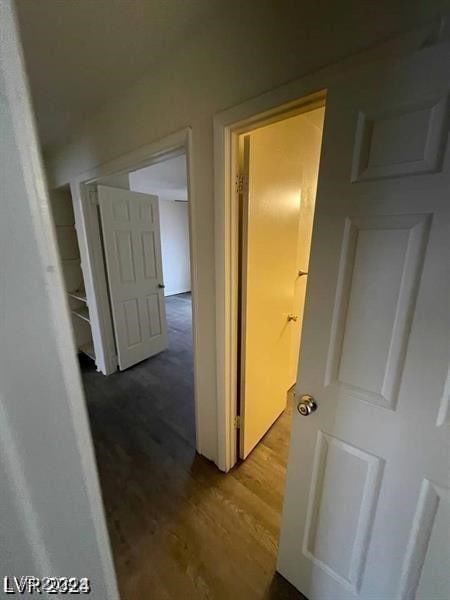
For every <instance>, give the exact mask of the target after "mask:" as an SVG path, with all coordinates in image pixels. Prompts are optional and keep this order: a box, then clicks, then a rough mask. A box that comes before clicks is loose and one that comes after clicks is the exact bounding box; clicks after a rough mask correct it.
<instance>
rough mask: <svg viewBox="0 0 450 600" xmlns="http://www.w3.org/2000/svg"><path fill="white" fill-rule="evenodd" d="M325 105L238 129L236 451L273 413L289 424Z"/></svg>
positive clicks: (244, 450)
mask: <svg viewBox="0 0 450 600" xmlns="http://www.w3.org/2000/svg"><path fill="white" fill-rule="evenodd" d="M324 115H325V108H324V106H316V105H313V106H310V107H309V110H308V107H303V110H302V111H301V113H300V114H295V115H287V116H286V115H285V116H284V118H283V116H281V118H279V119H278V120H276V121H272V122H270V123H264V122H263V123H258V124H257V125H256V127H255V126H253V127H252V129H251V130H250V131H245V132H244V133H241V134H239V136H238V150H239V151H238V156H237V159H238V161H239V188H238V202H239V225H238V227H239V234H240V243H239V297H238V365H237V370H238V387H239V390H238V406H237V412H238V419H239V421H238V422H239V436H238V455H239V457H240V458H241V459H245V458H246V457H247V456H248V455H249V454H250V452H251V451H252V450H253V449H254V448H255V446H256V445H257V444H258V443H259V442H260V440H261V439H262V438H263V437H264V436H265V435H266V433H267V432H268V430H269V429H270V428H271V427H272V426H273V425H274V423H275V422H276V421H277V419H279V418H281V421H282V423H276V425H275V427H278V428H283V429H284V430H285V431H289V423H290V415H291V410H292V406H291V405H292V402H291V403H289V402H288V399H289V398H290V397H292V395H293V391H294V386H295V384H296V382H297V380H298V362H299V350H300V339H301V331H302V321H303V313H304V306H305V296H306V285H307V277H308V263H309V254H310V247H311V237H312V229H313V220H314V206H315V198H316V190H317V180H318V172H319V161H320V149H321V142H322V131H323V123H324Z"/></svg>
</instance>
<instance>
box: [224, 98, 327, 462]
mask: <svg viewBox="0 0 450 600" xmlns="http://www.w3.org/2000/svg"><path fill="white" fill-rule="evenodd" d="M280 91H282V90H276V92H278V94H279V93H280ZM305 91H306V90H305ZM278 94H276V93H274V94H271V95H273V96H275V98H274V101H275V102H279V100H278V99H277V98H276V96H278ZM265 100H266V98H265V96H264V97H259V98H255V99H254V100H252V101H250V102H246V103H245V104H244V105H240V106H238V107H235V108H234V109H231V110H230V111H226V112H225V113H221V114H220V115H218V116H217V117H216V118H215V119H214V158H215V160H214V168H215V239H216V244H215V251H216V338H217V433H218V466H219V468H220V469H221V470H223V471H225V472H227V471H229V470H230V469H231V468H232V467H233V466H234V465H235V464H236V462H237V460H238V437H239V436H238V435H237V427H236V423H237V416H238V401H239V389H240V382H239V381H238V372H239V370H238V361H239V358H238V356H239V331H238V322H239V318H238V317H239V296H240V286H239V244H240V240H239V192H238V181H239V137H240V136H241V135H243V134H246V133H250V132H251V131H253V130H255V129H257V128H259V127H264V126H266V125H269V124H271V123H276V122H278V121H283V120H284V119H288V118H289V117H293V116H296V115H300V114H302V113H305V112H309V111H311V110H314V109H316V108H320V107H323V106H325V101H326V90H325V89H319V90H318V91H312V92H311V91H309V93H308V92H307V93H305V94H301V95H297V98H296V99H295V100H291V101H288V102H281V103H278V104H275V106H272V107H267V108H266V107H265V106H264V101H265Z"/></svg>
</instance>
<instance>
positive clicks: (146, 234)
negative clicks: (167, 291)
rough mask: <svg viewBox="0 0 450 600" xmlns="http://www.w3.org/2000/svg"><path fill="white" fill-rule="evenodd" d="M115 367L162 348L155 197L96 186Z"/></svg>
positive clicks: (164, 339)
mask: <svg viewBox="0 0 450 600" xmlns="http://www.w3.org/2000/svg"><path fill="white" fill-rule="evenodd" d="M98 199H99V204H100V212H101V221H102V231H103V239H104V248H105V258H106V268H107V272H108V283H109V291H110V298H111V306H112V314H113V321H114V331H115V337H116V345H117V353H118V361H119V367H120V369H126V368H128V367H130V366H131V365H133V364H135V363H137V362H139V361H141V360H144V359H146V358H149V357H150V356H153V355H154V354H157V353H158V352H161V351H162V350H165V349H166V348H167V324H166V317H165V305H164V296H163V288H161V287H160V285H162V282H163V278H162V262H161V241H160V231H159V211H158V198H157V197H156V196H149V195H147V194H140V193H138V192H130V191H128V190H122V189H116V188H109V187H106V186H98Z"/></svg>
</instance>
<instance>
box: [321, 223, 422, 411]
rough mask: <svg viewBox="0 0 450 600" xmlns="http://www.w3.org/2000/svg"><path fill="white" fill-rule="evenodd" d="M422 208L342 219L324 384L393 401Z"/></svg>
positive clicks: (417, 261)
mask: <svg viewBox="0 0 450 600" xmlns="http://www.w3.org/2000/svg"><path fill="white" fill-rule="evenodd" d="M429 224H430V216H429V215H382V216H367V217H351V218H347V219H346V220H345V226H344V235H343V243H342V251H341V260H340V266H339V273H338V284H337V291H336V298H335V307H334V314H333V321H332V329H331V341H330V346H329V353H328V360H327V370H326V375H325V385H330V384H335V385H338V386H339V387H340V388H341V389H342V390H343V391H344V393H345V394H346V395H347V396H349V397H353V398H355V399H357V400H363V401H365V402H370V403H372V404H376V405H378V406H382V407H384V408H388V409H391V410H394V409H395V404H396V400H397V392H398V385H399V381H400V377H401V373H402V367H403V362H404V357H405V352H406V348H407V344H408V335H409V329H410V325H411V319H412V315H413V309H414V305H415V299H416V294H417V288H418V283H419V280H420V275H421V270H422V265H423V258H424V252H425V248H426V241H427V237H428V230H429Z"/></svg>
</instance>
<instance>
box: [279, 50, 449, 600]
mask: <svg viewBox="0 0 450 600" xmlns="http://www.w3.org/2000/svg"><path fill="white" fill-rule="evenodd" d="M449 74H450V50H449V45H448V44H447V43H442V44H440V45H438V46H435V47H430V48H427V49H424V50H422V51H420V52H417V53H416V54H414V55H412V56H410V57H408V58H404V59H397V60H396V61H394V59H391V60H386V61H380V62H377V63H373V64H372V65H369V66H365V67H364V68H361V69H360V70H358V71H357V72H356V73H353V74H352V75H348V76H347V77H346V79H347V80H346V81H345V82H344V81H341V82H340V83H339V84H335V85H334V86H332V87H331V88H330V89H329V93H328V98H327V109H326V116H325V130H324V137H323V154H322V162H321V167H320V176H319V187H318V198H317V204H316V216H315V226H314V234H313V243H312V252H311V263H310V270H309V273H310V275H309V278H310V279H309V286H308V291H307V300H306V312H305V319H304V325H303V339H302V347H301V358H300V372H301V381H300V382H299V383H297V391H296V394H297V395H296V402H300V401H301V396H302V395H304V394H310V395H311V396H313V397H314V399H315V401H316V403H317V409H316V411H315V412H311V414H309V416H301V414H300V413H299V412H297V411H295V417H294V423H293V431H292V440H291V450H290V457H289V466H288V477H287V489H286V495H285V504H284V514H283V526H282V533H281V542H280V552H279V561H278V570H279V571H280V573H281V574H282V575H284V576H285V577H286V578H287V579H288V580H289V581H291V582H292V583H293V584H294V585H295V586H296V587H297V588H298V589H299V590H300V591H301V592H303V594H305V595H306V596H307V597H308V598H309V599H310V600H344V599H345V600H349V599H356V598H361V599H364V600H369V599H371V600H413V599H415V600H444V599H447V598H449V597H450V578H449V572H450V548H449V544H450V495H449V494H450V493H449V476H450V448H449V427H450V408H449V385H448V373H449V358H450V357H449V333H450V305H449V298H450V295H449V287H450V273H449V257H450V152H449V148H448V116H449V115H448V113H449V83H450V77H449ZM446 382H447V383H446ZM302 410H303V411H304V412H305V413H308V412H309V411H308V407H307V406H305V405H304V406H303V409H302Z"/></svg>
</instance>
